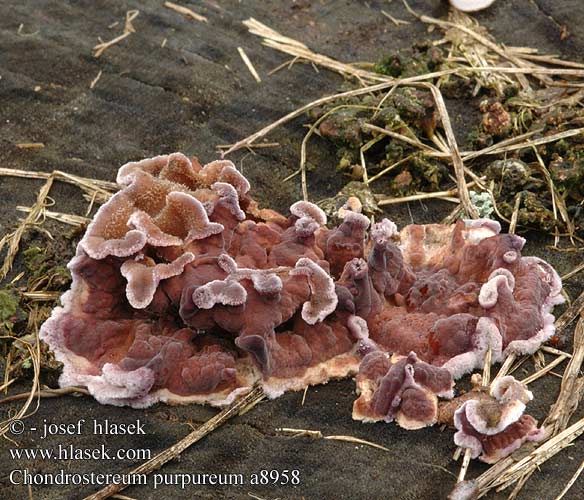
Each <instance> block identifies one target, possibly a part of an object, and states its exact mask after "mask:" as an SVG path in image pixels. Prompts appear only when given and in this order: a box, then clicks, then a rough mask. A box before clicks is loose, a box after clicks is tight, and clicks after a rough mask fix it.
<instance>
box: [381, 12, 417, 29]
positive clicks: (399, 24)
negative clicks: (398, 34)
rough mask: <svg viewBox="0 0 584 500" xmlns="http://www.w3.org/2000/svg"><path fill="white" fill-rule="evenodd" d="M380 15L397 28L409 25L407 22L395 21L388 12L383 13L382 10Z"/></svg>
mask: <svg viewBox="0 0 584 500" xmlns="http://www.w3.org/2000/svg"><path fill="white" fill-rule="evenodd" d="M381 13H382V14H383V15H384V16H385V17H387V19H389V20H390V21H391V22H392V23H393V24H395V25H396V26H397V27H398V28H399V27H400V26H403V25H406V24H411V23H410V22H409V21H402V20H401V19H396V18H395V17H393V16H392V15H391V14H390V13H389V12H385V11H384V10H382V11H381Z"/></svg>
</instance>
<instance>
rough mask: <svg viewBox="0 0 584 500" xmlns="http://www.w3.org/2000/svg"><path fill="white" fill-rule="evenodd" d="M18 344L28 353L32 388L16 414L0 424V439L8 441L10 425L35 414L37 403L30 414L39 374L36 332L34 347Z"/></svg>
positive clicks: (27, 343)
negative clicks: (31, 373) (31, 372)
mask: <svg viewBox="0 0 584 500" xmlns="http://www.w3.org/2000/svg"><path fill="white" fill-rule="evenodd" d="M0 339H5V340H7V339H9V340H14V337H10V336H3V337H0ZM20 343H21V345H22V346H24V347H25V348H26V350H27V351H28V354H29V359H30V360H31V364H32V367H33V378H32V388H31V390H30V392H29V393H28V394H27V395H26V401H25V403H24V405H23V406H22V407H21V408H20V409H19V410H18V411H17V412H16V414H14V415H13V416H11V417H10V418H8V420H5V421H4V422H1V423H0V437H6V438H7V439H9V438H8V436H6V434H7V432H8V430H9V429H10V424H11V423H12V422H13V421H15V420H22V419H24V418H26V417H28V416H30V415H32V414H33V413H35V412H36V410H37V409H38V401H37V406H36V408H34V409H33V410H32V411H31V412H29V408H30V407H31V405H32V402H33V399H34V398H35V395H36V393H37V391H38V388H39V377H40V373H41V361H40V360H41V351H40V341H39V338H38V330H37V331H36V332H35V344H34V345H31V344H30V343H29V342H25V341H23V340H22V339H20Z"/></svg>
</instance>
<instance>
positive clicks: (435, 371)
mask: <svg viewBox="0 0 584 500" xmlns="http://www.w3.org/2000/svg"><path fill="white" fill-rule="evenodd" d="M453 387H454V381H453V379H452V375H451V374H450V372H449V371H448V370H445V369H444V368H438V367H436V366H432V365H429V364H427V363H424V362H423V361H419V360H418V358H417V356H416V354H415V353H413V352H412V353H410V354H409V355H408V356H406V357H404V358H401V359H399V360H397V361H394V362H392V361H391V360H390V358H389V357H388V356H387V355H386V353H384V352H382V351H380V350H372V351H371V352H369V353H368V354H367V355H366V356H365V357H364V358H363V361H362V362H361V366H360V368H359V373H358V375H357V393H358V394H359V395H360V396H359V398H358V399H357V400H356V401H355V403H354V405H353V418H354V419H356V420H362V421H364V422H377V421H380V420H384V421H385V422H391V421H393V420H394V419H395V421H396V422H397V423H398V424H399V425H400V426H401V427H404V428H405V429H420V428H422V427H427V426H429V425H434V424H435V423H436V421H437V418H438V396H440V397H444V398H452V396H453V395H454V392H453Z"/></svg>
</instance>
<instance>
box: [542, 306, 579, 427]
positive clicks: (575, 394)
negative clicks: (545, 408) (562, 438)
mask: <svg viewBox="0 0 584 500" xmlns="http://www.w3.org/2000/svg"><path fill="white" fill-rule="evenodd" d="M558 359H559V358H558ZM583 362H584V319H583V318H582V316H581V317H580V319H579V321H578V323H577V324H576V329H575V330H574V350H573V354H572V358H571V359H570V362H569V363H568V366H567V367H566V370H565V371H564V376H563V378H562V385H561V388H560V394H559V396H558V399H557V400H556V402H555V404H554V405H553V406H552V408H551V410H550V413H549V414H548V416H547V418H546V419H545V421H544V426H545V427H546V428H547V429H549V430H550V432H552V434H557V433H558V432H559V431H562V430H564V429H565V428H566V426H567V425H568V421H569V420H570V417H571V416H572V415H573V413H574V412H575V411H576V408H577V407H578V403H579V401H580V397H581V396H582V389H583V388H584V377H580V376H579V374H580V370H581V368H582V363H583Z"/></svg>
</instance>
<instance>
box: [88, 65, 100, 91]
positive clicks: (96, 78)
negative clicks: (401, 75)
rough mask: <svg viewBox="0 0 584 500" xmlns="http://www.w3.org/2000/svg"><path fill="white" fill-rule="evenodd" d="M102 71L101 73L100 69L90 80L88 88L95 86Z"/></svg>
mask: <svg viewBox="0 0 584 500" xmlns="http://www.w3.org/2000/svg"><path fill="white" fill-rule="evenodd" d="M102 73H103V70H101V69H100V70H99V73H98V74H97V76H96V77H95V78H94V79H93V80H91V83H90V84H89V88H90V89H92V90H93V89H94V88H95V86H96V85H97V82H99V79H100V78H101V75H102Z"/></svg>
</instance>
